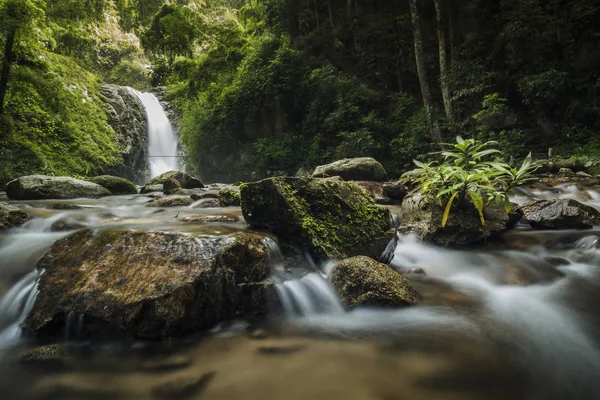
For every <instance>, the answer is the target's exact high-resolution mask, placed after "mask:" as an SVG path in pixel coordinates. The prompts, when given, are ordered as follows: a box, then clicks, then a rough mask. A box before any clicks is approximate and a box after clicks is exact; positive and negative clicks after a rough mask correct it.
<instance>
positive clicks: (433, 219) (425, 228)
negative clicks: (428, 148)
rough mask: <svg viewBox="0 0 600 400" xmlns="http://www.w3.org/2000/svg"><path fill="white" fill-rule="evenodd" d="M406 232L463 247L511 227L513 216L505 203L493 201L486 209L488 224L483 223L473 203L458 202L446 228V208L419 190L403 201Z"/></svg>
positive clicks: (421, 238)
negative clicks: (422, 194) (505, 208)
mask: <svg viewBox="0 0 600 400" xmlns="http://www.w3.org/2000/svg"><path fill="white" fill-rule="evenodd" d="M401 213H402V226H401V228H400V230H401V231H402V232H403V233H415V234H416V235H417V236H418V237H419V239H420V240H423V241H427V242H433V243H436V244H439V245H442V246H463V245H470V244H475V243H479V242H482V241H483V240H485V239H486V238H488V237H490V236H492V235H495V234H499V233H501V232H504V231H505V230H506V229H507V224H508V221H509V215H508V213H507V212H506V211H505V210H504V207H503V206H502V205H496V204H491V205H489V206H487V207H485V209H484V217H485V225H483V224H482V223H481V220H480V218H479V215H478V213H477V210H476V209H475V207H474V206H473V204H471V203H469V202H466V203H465V204H460V205H459V203H458V202H455V205H454V206H453V208H452V211H451V212H450V216H449V218H448V221H447V223H446V226H445V227H442V217H443V214H444V208H443V207H442V206H441V205H439V204H438V203H436V202H431V201H427V200H426V199H423V198H422V196H421V195H420V194H418V193H416V194H412V195H409V196H406V197H405V198H404V200H403V201H402V209H401Z"/></svg>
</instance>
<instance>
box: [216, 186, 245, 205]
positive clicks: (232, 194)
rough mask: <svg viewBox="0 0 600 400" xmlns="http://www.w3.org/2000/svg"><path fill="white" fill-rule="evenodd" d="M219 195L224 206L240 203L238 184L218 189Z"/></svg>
mask: <svg viewBox="0 0 600 400" xmlns="http://www.w3.org/2000/svg"><path fill="white" fill-rule="evenodd" d="M219 196H221V199H223V203H224V204H225V206H239V205H240V204H241V197H240V189H239V186H232V187H229V188H225V189H221V190H220V191H219Z"/></svg>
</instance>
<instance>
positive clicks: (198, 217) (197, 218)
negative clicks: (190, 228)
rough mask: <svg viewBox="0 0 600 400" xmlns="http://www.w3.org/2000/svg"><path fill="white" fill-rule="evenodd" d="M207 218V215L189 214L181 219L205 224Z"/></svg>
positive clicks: (186, 221) (189, 222)
mask: <svg viewBox="0 0 600 400" xmlns="http://www.w3.org/2000/svg"><path fill="white" fill-rule="evenodd" d="M205 220H206V216H205V215H188V216H187V217H184V218H181V219H180V221H181V222H185V223H188V224H203V223H204V221H205Z"/></svg>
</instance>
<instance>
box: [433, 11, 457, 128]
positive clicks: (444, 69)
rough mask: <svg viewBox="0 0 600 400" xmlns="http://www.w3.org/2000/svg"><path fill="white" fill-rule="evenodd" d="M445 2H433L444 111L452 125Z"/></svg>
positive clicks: (452, 114)
mask: <svg viewBox="0 0 600 400" xmlns="http://www.w3.org/2000/svg"><path fill="white" fill-rule="evenodd" d="M444 1H445V0H433V2H434V3H435V16H436V22H437V35H438V46H439V53H440V84H441V87H442V98H443V100H444V110H445V111H446V118H448V121H449V122H450V124H452V123H453V122H454V113H453V111H452V100H451V95H450V79H449V76H448V73H449V71H448V39H447V36H446V32H447V29H446V10H445V4H444Z"/></svg>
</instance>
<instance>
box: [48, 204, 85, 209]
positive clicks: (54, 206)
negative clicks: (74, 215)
mask: <svg viewBox="0 0 600 400" xmlns="http://www.w3.org/2000/svg"><path fill="white" fill-rule="evenodd" d="M47 208H48V209H49V210H80V209H81V208H82V207H81V206H79V205H77V204H70V203H54V204H50V205H49V206H48V207H47Z"/></svg>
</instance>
